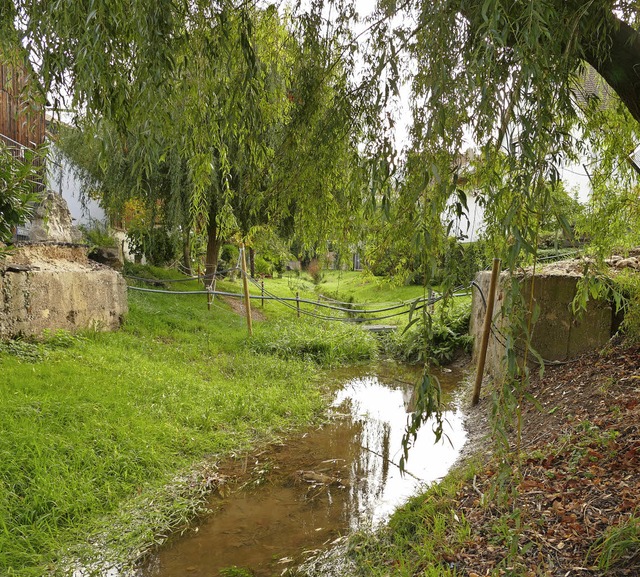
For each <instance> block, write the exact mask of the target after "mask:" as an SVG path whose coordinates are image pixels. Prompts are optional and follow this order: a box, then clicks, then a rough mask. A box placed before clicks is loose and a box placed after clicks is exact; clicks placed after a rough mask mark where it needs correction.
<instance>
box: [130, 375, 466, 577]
mask: <svg viewBox="0 0 640 577" xmlns="http://www.w3.org/2000/svg"><path fill="white" fill-rule="evenodd" d="M459 378H460V375H459V374H456V373H451V374H448V375H447V374H444V375H442V381H443V385H444V386H445V388H446V387H447V386H449V387H450V386H452V385H453V384H455V383H456V382H457V380H458V379H459ZM385 383H386V384H385ZM411 396H412V386H411V385H410V384H409V383H406V384H405V383H398V382H397V381H395V383H394V382H393V380H392V381H391V382H388V379H387V378H386V376H385V374H384V371H382V372H381V373H380V374H377V375H364V376H358V377H355V378H351V379H350V380H349V381H348V382H347V383H346V384H345V385H344V387H343V388H342V389H341V390H340V391H339V392H338V393H337V394H336V398H335V401H334V402H333V414H334V418H333V419H332V422H331V423H330V424H329V425H326V426H324V427H322V428H320V429H318V430H313V431H309V432H308V433H306V434H305V435H303V436H302V437H300V438H298V439H292V440H291V441H288V442H287V444H286V445H282V446H277V447H274V448H273V451H272V452H270V453H269V455H268V456H267V455H265V456H263V457H261V458H259V459H258V460H257V461H256V462H255V463H252V464H251V465H252V466H254V467H255V468H256V470H262V471H268V473H267V474H265V476H264V478H263V482H262V483H261V484H260V485H259V486H257V487H256V486H252V487H251V488H245V489H244V490H242V491H239V492H236V493H235V494H233V495H231V496H230V497H228V498H227V499H225V500H222V501H218V502H215V503H212V504H213V506H214V507H215V508H219V511H218V512H216V513H215V514H213V515H211V516H210V517H209V518H208V519H206V520H205V521H204V523H203V524H202V525H201V526H200V527H198V529H197V531H196V532H193V533H191V534H190V535H189V536H187V537H186V538H180V539H177V540H175V541H174V542H173V543H172V544H171V545H170V546H169V547H167V548H165V549H164V550H163V551H161V552H160V554H159V555H158V556H157V557H156V558H155V559H154V560H153V561H152V563H151V564H150V566H149V567H148V568H147V569H146V570H145V571H144V573H143V574H144V575H145V576H148V577H178V576H180V577H182V576H184V575H193V576H203V577H204V576H206V577H212V576H214V575H218V574H219V571H220V569H222V568H224V567H231V566H238V567H243V568H248V569H250V570H251V571H252V572H253V573H254V574H255V575H257V576H263V575H265V576H266V575H272V574H276V573H277V574H280V573H281V572H282V570H283V569H284V568H285V567H286V566H287V565H288V564H290V563H292V562H294V560H296V561H299V560H300V558H301V554H302V553H303V552H305V551H307V552H308V551H309V550H313V549H317V548H321V547H325V546H327V545H328V544H330V543H331V542H332V541H333V540H334V539H336V537H339V536H340V535H343V534H345V533H347V532H349V531H350V530H355V529H358V528H360V527H362V526H363V525H370V524H377V523H380V522H382V521H384V520H386V519H387V518H388V517H389V515H390V514H391V513H392V512H393V510H394V509H395V508H397V507H398V506H399V505H400V504H401V503H403V502H404V501H405V500H406V499H407V498H408V497H410V496H411V495H412V494H414V493H415V492H416V491H417V490H418V488H420V487H421V486H422V485H424V484H426V483H430V482H433V481H435V480H437V479H439V478H441V477H442V476H444V475H445V474H446V472H447V470H448V469H449V467H450V466H451V465H452V464H453V462H454V461H455V459H456V458H457V456H458V453H459V451H460V449H461V448H462V445H463V443H464V440H465V434H464V429H463V423H462V415H461V413H460V411H459V410H458V409H457V408H456V407H455V406H452V407H451V408H450V409H449V410H448V411H446V413H445V418H446V424H445V435H446V437H448V440H444V441H443V442H440V443H439V444H434V439H433V435H432V434H430V427H429V424H428V423H427V424H425V426H424V427H423V431H424V433H423V434H421V435H419V436H418V439H417V442H416V443H415V446H414V448H413V449H412V451H411V453H410V456H409V461H408V465H407V469H408V472H409V474H405V475H401V474H400V471H399V468H398V466H397V463H398V462H399V459H400V455H401V446H400V443H401V439H402V435H403V432H404V427H405V425H406V422H407V414H408V411H409V407H410V403H411Z"/></svg>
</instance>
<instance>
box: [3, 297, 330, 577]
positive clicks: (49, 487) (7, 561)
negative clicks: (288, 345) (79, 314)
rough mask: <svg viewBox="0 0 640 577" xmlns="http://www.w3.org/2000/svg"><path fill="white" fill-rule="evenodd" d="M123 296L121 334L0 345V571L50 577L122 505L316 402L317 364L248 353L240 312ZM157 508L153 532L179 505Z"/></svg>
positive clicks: (283, 424) (272, 430) (304, 416)
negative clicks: (125, 308) (126, 305)
mask: <svg viewBox="0 0 640 577" xmlns="http://www.w3.org/2000/svg"><path fill="white" fill-rule="evenodd" d="M129 296H130V309H131V312H130V315H129V318H128V320H127V323H126V325H125V327H124V329H123V330H121V331H120V332H118V333H112V334H103V333H86V334H84V335H82V336H81V337H80V338H75V337H70V336H69V335H66V337H65V335H64V334H62V333H58V334H57V335H50V338H49V340H48V341H45V342H41V343H32V342H27V341H14V342H13V343H5V344H3V345H2V347H0V373H1V374H2V380H1V382H0V408H1V410H0V575H16V576H26V575H42V574H44V573H45V572H47V571H48V568H49V567H51V566H55V564H56V560H57V559H58V558H59V557H60V556H61V555H62V551H64V550H66V549H68V548H69V547H70V546H72V545H73V544H74V543H76V542H78V541H84V540H86V535H87V534H90V533H92V531H94V530H96V528H98V527H99V528H100V530H104V527H105V526H107V530H108V526H109V524H110V522H109V521H108V519H109V517H110V516H113V515H115V513H116V512H117V510H118V509H119V508H121V507H122V506H123V504H124V503H126V502H127V501H128V500H131V499H133V498H135V497H136V496H137V495H138V494H140V493H146V494H148V493H150V492H151V493H153V492H154V491H157V492H159V493H160V492H162V490H163V487H165V486H166V485H167V484H169V483H170V482H171V481H172V479H174V477H175V475H176V474H177V473H178V472H180V471H185V470H188V469H189V468H190V467H192V466H193V464H194V463H196V462H198V461H201V460H202V459H203V458H205V457H206V456H209V457H210V458H211V459H215V458H217V457H220V456H224V455H226V454H229V453H230V452H231V451H239V450H243V449H246V448H248V447H250V446H251V445H253V444H255V443H257V442H263V441H265V440H266V439H269V438H273V436H275V435H278V434H281V433H282V432H283V431H285V430H287V429H289V428H291V427H294V426H297V425H300V424H302V423H305V422H308V421H310V420H311V419H313V417H314V415H316V414H317V413H318V411H319V410H320V408H321V407H322V399H321V394H320V392H319V391H318V390H317V388H316V387H315V386H314V379H313V377H314V375H315V374H316V369H315V368H314V366H315V365H313V364H310V363H308V362H305V361H303V360H297V359H291V360H286V361H285V360H283V359H281V358H278V357H276V356H272V355H258V354H256V353H255V352H253V351H249V350H248V349H247V348H246V346H245V344H244V343H245V341H246V333H245V328H244V324H243V319H242V318H240V317H238V316H237V315H236V314H234V313H232V312H231V311H230V310H228V309H226V308H225V307H220V306H216V307H215V308H214V310H213V311H211V312H208V311H207V307H206V301H205V300H204V297H202V296H200V297H195V296H194V297H191V296H187V297H175V296H171V295H155V294H139V293H130V295H129ZM149 502H157V503H160V502H161V499H157V500H154V499H153V498H151V499H149ZM162 506H163V507H167V510H166V511H155V512H154V519H155V521H154V523H156V525H158V524H159V526H161V525H162V522H158V516H160V517H162V515H165V516H166V517H167V518H170V517H171V515H172V511H171V508H172V507H176V506H180V503H179V500H176V502H174V503H167V502H165V503H164V504H163V505H162ZM157 529H158V526H156V530H157ZM122 530H123V529H122V527H117V528H116V527H114V529H113V531H114V534H113V535H112V537H111V538H107V539H106V541H114V542H115V541H117V540H118V539H119V538H120V536H119V534H118V533H119V532H120V531H122ZM150 531H152V529H151V528H148V530H147V531H146V533H145V531H141V532H140V539H149V538H152V535H151V536H150V535H149V532H150ZM127 546H129V547H131V548H132V549H135V548H136V547H137V548H139V547H141V544H140V543H129V544H128V545H127Z"/></svg>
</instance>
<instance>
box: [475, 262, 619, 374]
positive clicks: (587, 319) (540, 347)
mask: <svg viewBox="0 0 640 577" xmlns="http://www.w3.org/2000/svg"><path fill="white" fill-rule="evenodd" d="M580 278H581V275H579V274H576V273H566V272H562V271H560V272H558V271H555V272H554V271H551V272H548V273H547V272H545V273H542V274H537V275H536V276H535V277H534V278H533V279H532V277H531V276H528V277H525V276H522V277H520V278H519V279H518V280H517V282H519V283H520V287H521V290H522V293H523V294H524V295H526V296H527V297H528V295H530V294H531V282H532V280H533V283H534V284H533V299H534V303H535V304H537V305H538V307H539V310H540V315H539V317H538V319H537V321H536V322H535V323H534V324H533V328H532V346H533V348H534V349H535V350H536V351H537V352H538V354H539V355H540V356H541V357H542V358H543V359H545V360H547V361H565V360H569V359H571V358H573V357H576V356H577V355H579V354H582V353H584V352H586V351H589V350H594V349H597V348H599V347H602V346H604V345H605V344H606V343H607V341H608V340H609V338H610V337H611V330H612V323H613V311H612V308H611V305H610V303H608V302H606V301H603V300H590V301H589V303H588V305H587V310H586V311H585V312H583V313H582V314H580V315H578V316H575V315H574V314H573V311H572V307H571V303H572V301H573V299H574V297H575V295H576V287H577V284H578V281H579V280H580ZM490 279H491V273H489V272H481V273H479V274H478V276H477V278H476V283H477V284H478V287H479V289H480V290H474V293H473V305H472V314H471V326H470V332H471V334H472V335H473V336H474V337H475V343H476V344H475V347H476V348H477V347H478V346H479V343H480V339H481V335H482V327H483V322H484V312H485V307H484V304H483V299H482V295H481V294H480V291H482V294H483V295H485V296H486V295H488V292H489V283H490ZM510 282H511V281H510V280H509V277H508V275H507V274H506V273H503V274H502V275H501V277H500V283H499V286H498V289H497V293H496V304H495V309H494V319H493V325H494V330H493V332H492V334H491V337H490V339H489V347H488V350H487V361H486V369H485V370H486V371H487V373H489V374H490V375H492V376H493V377H494V378H501V377H503V376H504V375H505V374H506V365H505V346H504V341H505V336H504V335H505V334H506V332H507V331H506V330H505V329H506V326H507V320H506V318H505V317H504V310H503V305H504V302H505V297H506V291H507V290H509V286H510ZM501 333H502V334H501ZM519 346H520V353H522V352H523V346H522V345H519ZM475 353H476V351H475V350H474V356H475ZM520 357H522V354H520Z"/></svg>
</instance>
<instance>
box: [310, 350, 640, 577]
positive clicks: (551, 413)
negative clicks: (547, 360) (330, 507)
mask: <svg viewBox="0 0 640 577" xmlns="http://www.w3.org/2000/svg"><path fill="white" fill-rule="evenodd" d="M639 366H640V346H638V345H637V344H630V343H624V342H623V343H618V344H615V345H610V346H608V347H607V348H606V349H605V350H604V351H602V352H592V353H588V354H585V355H583V356H582V357H578V358H577V359H575V360H574V361H573V362H571V363H567V364H562V365H558V366H553V367H547V369H546V371H545V374H544V376H543V377H536V378H534V379H533V383H532V385H531V390H530V392H531V394H532V395H533V396H534V397H535V401H534V403H526V404H525V405H524V407H523V414H522V439H521V442H520V445H519V446H520V453H518V444H517V441H516V430H515V428H514V429H513V430H509V431H508V433H509V439H510V441H511V445H510V448H509V451H508V455H505V454H504V453H502V454H500V453H499V452H495V453H494V454H493V455H492V454H491V453H492V451H488V450H487V449H488V448H489V445H480V446H479V447H476V448H477V449H478V453H477V459H476V460H475V461H470V462H467V463H466V464H465V465H464V466H462V467H461V468H459V469H457V470H454V471H453V472H452V473H450V474H449V475H448V476H447V477H446V478H445V479H444V481H443V482H442V483H440V484H438V485H436V486H433V487H432V488H431V489H429V490H428V491H427V492H425V493H424V494H423V495H418V496H416V497H415V498H413V499H412V500H411V501H409V502H408V503H407V504H406V505H405V506H403V507H402V508H400V509H399V510H398V511H396V513H395V514H394V515H393V517H392V518H391V520H390V522H389V524H388V525H387V526H386V527H384V528H382V529H380V530H379V531H377V532H375V533H363V534H360V535H357V536H355V538H353V539H352V540H351V541H350V543H349V545H348V552H347V554H346V555H347V556H348V558H350V559H351V560H352V562H353V566H352V568H351V570H350V571H349V572H348V574H349V575H352V576H355V575H358V576H365V575H366V576H368V577H376V576H380V577H382V576H386V575H394V576H398V577H413V576H416V575H421V576H427V577H436V576H438V577H454V576H456V577H461V576H469V577H479V576H481V575H482V576H491V577H500V576H508V577H538V576H539V577H542V576H549V575H554V576H555V575H558V576H568V575H576V576H578V575H589V576H592V577H605V576H606V577H623V576H629V575H639V574H640V522H639V516H640V515H639V512H640V510H639V508H638V499H637V496H638V494H639V492H640V475H639V474H638V473H639V471H640V455H639V448H640V439H639V435H638V432H639V431H640V404H639V403H638V400H637V399H638V393H639V392H640V384H639V379H640V376H639V375H638V367H639ZM485 395H486V396H485V397H484V398H483V399H482V400H481V403H480V405H478V406H477V407H476V408H475V409H473V410H470V414H469V416H468V423H471V424H473V423H476V424H477V423H481V422H486V421H487V419H488V415H489V413H490V411H491V402H490V395H491V391H489V390H487V391H486V392H485ZM507 456H508V459H507ZM323 573H324V572H323V571H320V572H319V573H317V574H318V575H321V574H323ZM342 574H343V575H344V574H347V573H345V572H343V573H342Z"/></svg>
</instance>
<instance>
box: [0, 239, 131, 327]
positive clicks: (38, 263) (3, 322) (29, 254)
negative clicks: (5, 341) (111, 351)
mask: <svg viewBox="0 0 640 577" xmlns="http://www.w3.org/2000/svg"><path fill="white" fill-rule="evenodd" d="M127 310H128V307H127V288H126V283H125V280H124V278H123V277H122V275H121V274H119V273H118V272H116V271H115V270H112V269H110V268H108V267H105V266H102V265H99V264H97V263H93V262H91V261H89V260H88V259H87V257H86V254H85V249H84V248H83V247H78V246H77V245H75V246H74V245H60V244H44V243H43V244H36V245H25V246H20V247H17V248H15V249H14V250H13V251H12V253H11V254H10V255H9V256H7V257H6V258H4V259H3V260H2V261H0V338H10V337H14V336H18V335H25V336H28V335H40V334H41V333H42V331H43V330H45V329H50V330H56V329H65V330H68V331H70V332H76V331H78V330H82V329H89V328H92V329H96V330H102V331H108V330H116V329H118V328H119V327H120V325H121V324H122V321H123V318H124V315H125V314H126V313H127Z"/></svg>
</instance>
